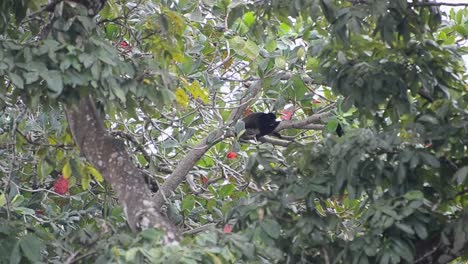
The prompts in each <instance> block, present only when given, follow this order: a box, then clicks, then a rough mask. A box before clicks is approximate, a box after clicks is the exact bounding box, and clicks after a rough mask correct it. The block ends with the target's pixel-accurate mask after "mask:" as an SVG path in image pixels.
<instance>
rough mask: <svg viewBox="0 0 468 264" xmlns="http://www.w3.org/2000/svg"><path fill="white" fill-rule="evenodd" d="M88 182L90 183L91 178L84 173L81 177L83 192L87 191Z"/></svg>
mask: <svg viewBox="0 0 468 264" xmlns="http://www.w3.org/2000/svg"><path fill="white" fill-rule="evenodd" d="M90 182H91V177H89V174H87V173H85V174H82V175H81V187H82V188H83V190H88V189H89V183H90Z"/></svg>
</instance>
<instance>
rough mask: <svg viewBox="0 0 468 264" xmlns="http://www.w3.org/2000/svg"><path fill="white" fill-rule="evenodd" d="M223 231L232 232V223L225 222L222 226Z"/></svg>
mask: <svg viewBox="0 0 468 264" xmlns="http://www.w3.org/2000/svg"><path fill="white" fill-rule="evenodd" d="M223 231H224V233H226V234H229V233H231V232H232V225H231V224H226V225H225V226H224V228H223Z"/></svg>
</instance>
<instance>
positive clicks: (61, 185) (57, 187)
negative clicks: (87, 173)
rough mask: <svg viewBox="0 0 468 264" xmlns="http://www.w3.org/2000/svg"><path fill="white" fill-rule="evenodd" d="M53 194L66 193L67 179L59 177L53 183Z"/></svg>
mask: <svg viewBox="0 0 468 264" xmlns="http://www.w3.org/2000/svg"><path fill="white" fill-rule="evenodd" d="M54 192H56V193H58V194H61V195H64V194H65V193H67V192H68V179H65V178H64V177H63V176H60V177H59V178H58V179H57V180H56V181H55V183H54Z"/></svg>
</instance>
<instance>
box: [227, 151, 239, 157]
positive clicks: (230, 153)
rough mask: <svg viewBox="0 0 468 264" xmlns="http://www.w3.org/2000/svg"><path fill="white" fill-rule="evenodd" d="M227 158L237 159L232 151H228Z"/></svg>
mask: <svg viewBox="0 0 468 264" xmlns="http://www.w3.org/2000/svg"><path fill="white" fill-rule="evenodd" d="M227 158H228V159H235V158H237V153H235V152H233V151H229V152H228V154H227Z"/></svg>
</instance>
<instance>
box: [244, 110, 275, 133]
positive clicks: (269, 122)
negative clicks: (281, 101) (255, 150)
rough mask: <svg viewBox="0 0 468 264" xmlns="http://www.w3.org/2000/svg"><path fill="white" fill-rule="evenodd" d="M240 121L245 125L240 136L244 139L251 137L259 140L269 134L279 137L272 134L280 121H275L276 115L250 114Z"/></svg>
mask: <svg viewBox="0 0 468 264" xmlns="http://www.w3.org/2000/svg"><path fill="white" fill-rule="evenodd" d="M242 121H244V123H245V130H246V131H245V134H244V135H243V136H242V137H243V138H244V139H251V138H253V137H255V138H256V139H259V138H261V137H263V136H266V135H269V134H273V135H275V136H277V137H281V136H280V135H279V133H273V131H274V130H275V128H276V127H277V126H278V125H279V123H280V121H276V115H275V114H273V113H260V112H257V113H252V114H250V115H248V116H246V117H244V118H243V119H242Z"/></svg>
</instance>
